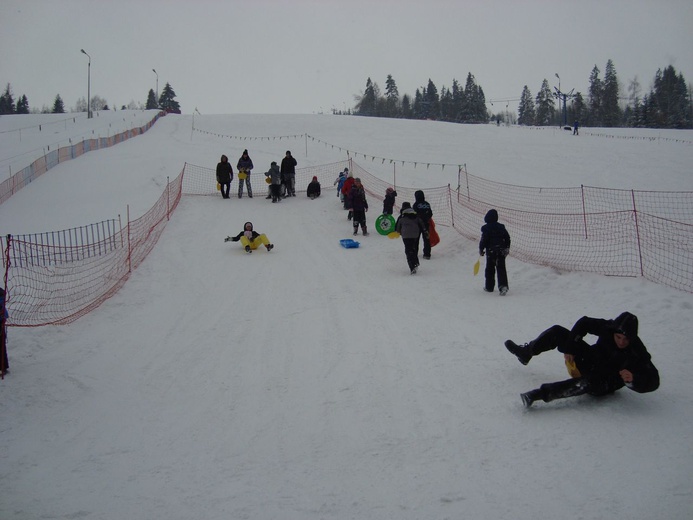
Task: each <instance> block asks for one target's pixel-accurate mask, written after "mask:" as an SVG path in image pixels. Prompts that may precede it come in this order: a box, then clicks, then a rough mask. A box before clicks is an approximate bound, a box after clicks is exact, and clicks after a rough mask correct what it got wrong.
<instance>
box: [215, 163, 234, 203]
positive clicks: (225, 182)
mask: <svg viewBox="0 0 693 520" xmlns="http://www.w3.org/2000/svg"><path fill="white" fill-rule="evenodd" d="M232 180H233V168H232V167H231V163H230V162H229V158H228V157H226V156H225V155H222V156H221V160H220V162H219V164H217V182H218V183H219V184H220V185H221V196H222V197H223V198H225V199H228V198H229V191H230V190H231V181H232Z"/></svg>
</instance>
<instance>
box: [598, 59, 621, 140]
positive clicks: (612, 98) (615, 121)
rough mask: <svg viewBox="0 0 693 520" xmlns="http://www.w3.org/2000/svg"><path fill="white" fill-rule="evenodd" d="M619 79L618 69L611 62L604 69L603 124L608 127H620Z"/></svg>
mask: <svg viewBox="0 0 693 520" xmlns="http://www.w3.org/2000/svg"><path fill="white" fill-rule="evenodd" d="M618 97H619V92H618V78H617V76H616V67H614V63H613V62H612V61H611V60H608V61H607V62H606V68H605V69H604V83H603V85H602V95H601V114H602V124H603V125H604V126H607V127H615V126H619V124H620V122H621V108H620V107H619V106H618Z"/></svg>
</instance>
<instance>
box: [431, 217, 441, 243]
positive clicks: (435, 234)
mask: <svg viewBox="0 0 693 520" xmlns="http://www.w3.org/2000/svg"><path fill="white" fill-rule="evenodd" d="M428 240H429V242H430V243H431V247H433V246H436V245H438V244H439V243H440V236H438V232H437V231H436V223H435V222H433V219H429V220H428Z"/></svg>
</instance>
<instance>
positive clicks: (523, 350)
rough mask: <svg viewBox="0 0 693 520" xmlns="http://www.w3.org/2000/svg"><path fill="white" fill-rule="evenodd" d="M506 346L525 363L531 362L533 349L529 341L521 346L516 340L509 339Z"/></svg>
mask: <svg viewBox="0 0 693 520" xmlns="http://www.w3.org/2000/svg"><path fill="white" fill-rule="evenodd" d="M505 348H507V349H508V351H509V352H510V353H511V354H514V355H515V356H516V357H517V359H518V360H519V361H520V363H522V364H523V365H526V364H527V363H529V360H530V359H532V349H531V348H530V344H529V343H525V344H524V345H522V346H520V345H518V344H516V343H515V342H514V341H511V340H507V341H506V342H505Z"/></svg>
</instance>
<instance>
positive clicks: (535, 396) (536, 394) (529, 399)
mask: <svg viewBox="0 0 693 520" xmlns="http://www.w3.org/2000/svg"><path fill="white" fill-rule="evenodd" d="M520 397H521V398H522V402H523V403H524V405H525V408H529V407H530V406H532V403H533V402H534V401H538V400H539V399H543V396H542V391H541V389H540V388H537V389H536V390H530V391H529V392H525V393H524V394H520Z"/></svg>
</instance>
